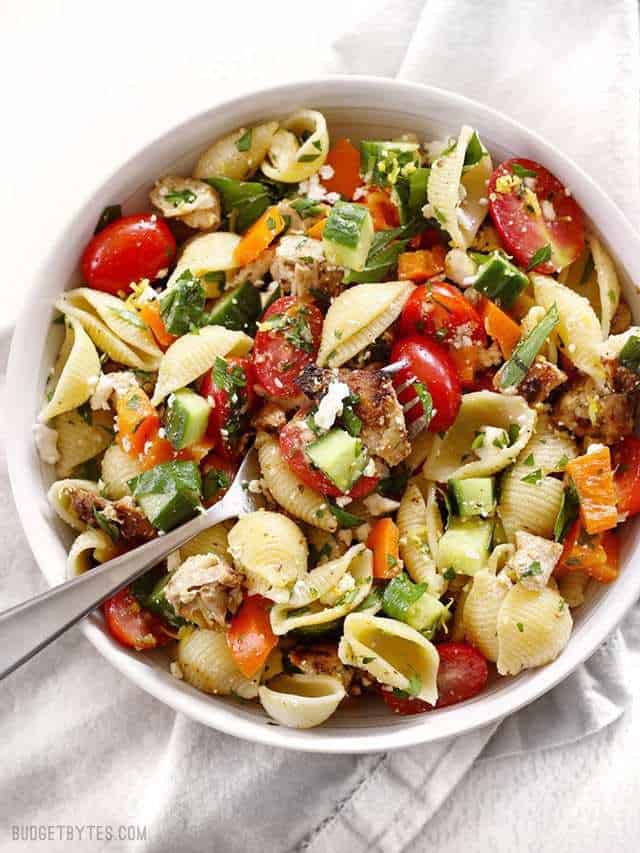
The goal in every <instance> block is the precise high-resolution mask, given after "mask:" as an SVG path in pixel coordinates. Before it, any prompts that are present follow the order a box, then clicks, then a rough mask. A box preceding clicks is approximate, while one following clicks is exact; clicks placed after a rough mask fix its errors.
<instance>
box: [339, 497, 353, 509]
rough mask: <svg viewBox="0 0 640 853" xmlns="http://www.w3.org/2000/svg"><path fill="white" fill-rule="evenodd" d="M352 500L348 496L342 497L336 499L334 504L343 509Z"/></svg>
mask: <svg viewBox="0 0 640 853" xmlns="http://www.w3.org/2000/svg"><path fill="white" fill-rule="evenodd" d="M352 500H353V498H350V497H349V496H348V495H343V496H342V497H340V498H336V503H337V504H338V506H339V507H341V508H342V509H344V507H345V506H348V505H349V504H350V503H351V501H352Z"/></svg>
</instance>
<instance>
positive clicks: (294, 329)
mask: <svg viewBox="0 0 640 853" xmlns="http://www.w3.org/2000/svg"><path fill="white" fill-rule="evenodd" d="M260 328H261V330H263V331H268V332H283V333H284V338H285V340H287V341H288V342H289V343H290V344H293V346H294V347H295V348H296V349H300V350H302V351H303V352H308V353H312V352H313V349H314V340H313V335H312V333H311V326H310V325H309V309H308V308H307V307H306V306H305V305H301V306H300V307H298V308H297V310H296V311H295V312H291V313H288V312H287V313H286V314H272V315H271V317H269V318H268V319H267V320H265V321H264V322H263V323H261V324H260Z"/></svg>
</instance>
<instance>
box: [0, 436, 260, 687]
mask: <svg viewBox="0 0 640 853" xmlns="http://www.w3.org/2000/svg"><path fill="white" fill-rule="evenodd" d="M259 477H260V470H259V465H258V454H257V451H256V450H255V448H251V449H250V450H249V452H248V453H247V455H246V456H245V458H244V460H243V462H242V465H241V466H240V468H239V470H238V473H237V474H236V476H235V479H234V481H233V483H232V485H231V488H230V489H229V491H228V492H227V494H226V495H225V496H224V497H223V498H222V500H220V501H218V503H217V504H214V506H212V507H210V508H209V509H207V510H205V511H204V512H202V513H200V514H199V515H198V516H196V518H194V519H193V520H192V521H188V522H187V523H186V524H183V525H181V526H180V527H178V528H176V530H172V531H171V532H170V533H167V534H166V535H164V536H158V537H157V538H156V539H152V540H151V542H147V543H146V544H145V545H141V546H140V547H139V548H135V549H134V550H133V551H130V552H128V553H127V554H123V555H122V556H120V557H116V558H115V559H113V560H109V561H108V562H107V563H103V564H102V565H101V566H98V567H97V568H95V569H91V571H89V572H86V573H85V574H82V575H80V576H79V577H76V578H73V580H69V581H66V582H64V583H61V584H59V585H58V586H54V587H52V588H51V589H50V590H47V592H43V593H42V594H41V595H37V596H36V597H35V598H32V599H30V600H29V601H25V602H23V603H22V604H18V605H16V607H12V608H10V609H9V610H5V612H4V613H0V679H2V678H4V677H5V676H7V675H9V674H10V673H11V672H13V671H14V670H15V669H17V668H18V667H19V666H21V665H22V664H23V663H25V662H26V661H28V660H29V659H30V658H32V657H33V656H34V655H35V654H37V653H38V652H39V651H40V649H43V648H44V647H45V646H47V645H49V643H51V642H53V640H55V639H56V638H57V637H59V636H60V635H61V634H63V633H64V632H65V631H66V630H67V629H68V628H70V627H71V626H72V625H75V624H76V622H79V621H80V620H81V619H82V618H83V617H84V616H86V615H87V614H88V613H90V612H91V611H92V610H94V609H95V608H96V607H97V606H98V605H99V604H101V603H102V602H103V601H104V600H105V599H106V598H109V597H110V596H112V595H114V594H115V593H116V592H118V590H119V589H122V587H124V586H127V585H128V584H130V583H131V582H132V581H134V580H135V579H136V578H138V577H140V575H142V574H144V573H145V572H146V571H148V570H149V569H150V568H152V567H153V566H155V565H157V564H158V563H159V562H160V561H161V560H163V559H164V558H165V557H167V556H168V555H169V554H170V553H171V552H172V551H175V550H176V549H177V548H180V546H181V545H185V544H186V543H187V542H189V540H190V539H193V538H194V536H197V535H198V533H202V531H203V530H206V529H207V528H209V527H213V525H214V524H219V523H220V522H221V521H227V519H229V518H236V517H237V516H240V515H245V514H246V513H248V512H253V511H254V510H255V509H257V508H258V504H257V502H256V499H255V496H254V495H252V494H251V493H250V492H249V491H248V490H247V488H246V484H247V483H248V482H249V481H250V480H255V479H257V478H259Z"/></svg>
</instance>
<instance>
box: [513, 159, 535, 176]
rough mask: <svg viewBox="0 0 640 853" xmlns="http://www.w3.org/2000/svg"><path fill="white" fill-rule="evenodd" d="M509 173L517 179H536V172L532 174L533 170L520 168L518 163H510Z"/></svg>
mask: <svg viewBox="0 0 640 853" xmlns="http://www.w3.org/2000/svg"><path fill="white" fill-rule="evenodd" d="M511 171H512V172H513V174H514V175H516V176H517V177H518V178H537V177H538V174H537V172H534V171H533V169H527V168H526V167H525V166H521V165H520V163H512V164H511Z"/></svg>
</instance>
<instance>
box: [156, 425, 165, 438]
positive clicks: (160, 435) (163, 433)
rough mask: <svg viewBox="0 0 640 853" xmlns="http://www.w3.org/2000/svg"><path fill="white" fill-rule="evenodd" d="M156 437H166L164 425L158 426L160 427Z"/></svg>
mask: <svg viewBox="0 0 640 853" xmlns="http://www.w3.org/2000/svg"><path fill="white" fill-rule="evenodd" d="M158 437H159V438H166V437H167V431H166V429H165V428H164V427H160V429H159V430H158Z"/></svg>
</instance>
